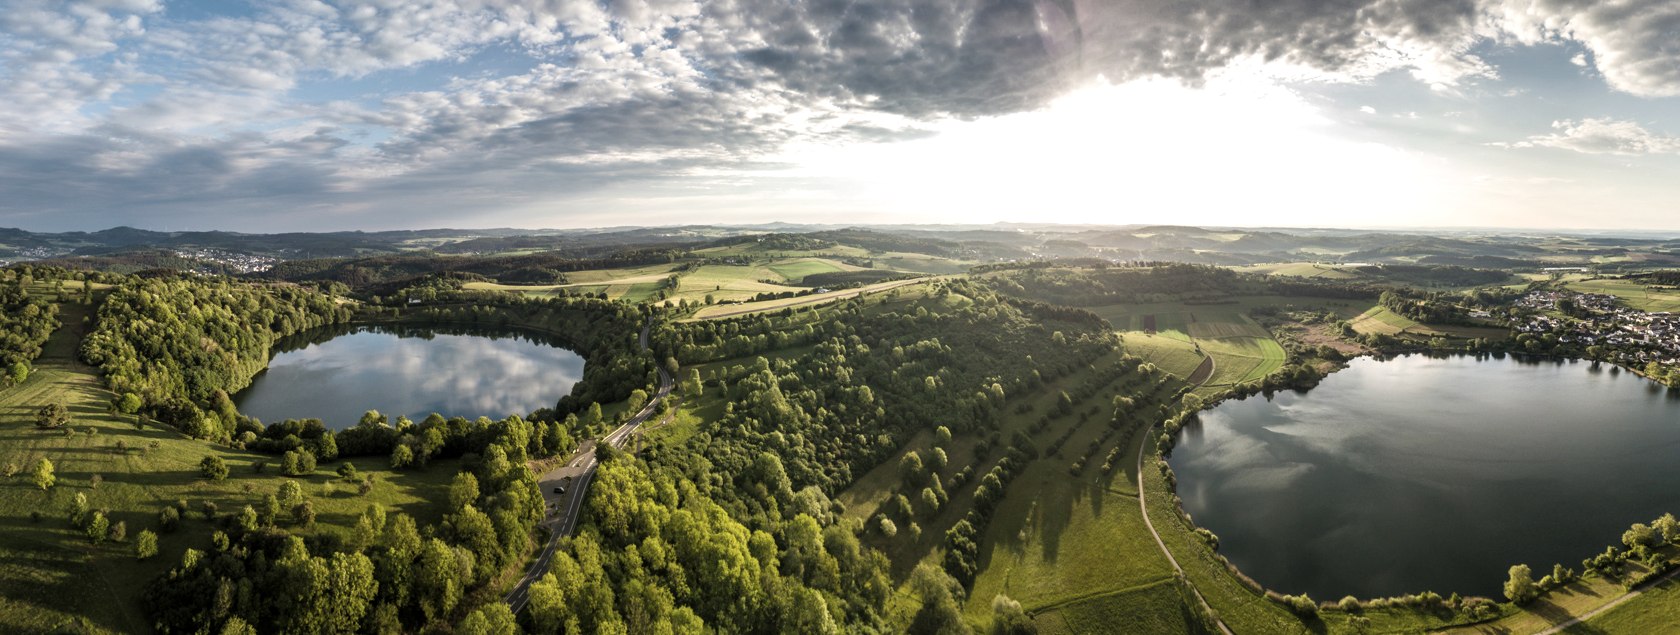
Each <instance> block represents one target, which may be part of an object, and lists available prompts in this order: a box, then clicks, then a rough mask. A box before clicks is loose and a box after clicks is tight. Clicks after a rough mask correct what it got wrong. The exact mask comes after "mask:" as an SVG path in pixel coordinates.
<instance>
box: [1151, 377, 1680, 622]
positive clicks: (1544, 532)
mask: <svg viewBox="0 0 1680 635" xmlns="http://www.w3.org/2000/svg"><path fill="white" fill-rule="evenodd" d="M1171 465H1172V467H1173V470H1174V471H1175V472H1176V474H1177V476H1178V491H1179V494H1180V496H1181V497H1182V498H1183V499H1184V508H1185V510H1186V511H1188V512H1189V513H1190V514H1191V516H1192V517H1194V518H1195V519H1196V522H1197V524H1198V525H1201V526H1203V527H1206V528H1208V529H1209V530H1211V531H1213V532H1214V533H1216V534H1218V535H1219V537H1220V551H1221V552H1222V553H1224V554H1225V555H1226V557H1228V558H1230V560H1231V561H1232V562H1233V563H1235V564H1236V565H1237V566H1238V567H1240V568H1241V569H1242V570H1243V572H1244V573H1247V574H1248V575H1250V576H1252V577H1253V578H1254V579H1256V580H1258V581H1259V582H1260V583H1261V584H1263V585H1265V586H1266V587H1267V588H1271V589H1275V590H1277V591H1279V592H1282V593H1291V594H1293V593H1301V592H1307V593H1310V594H1311V595H1312V596H1313V598H1314V599H1318V600H1332V601H1333V600H1336V599H1339V598H1341V597H1342V596H1345V595H1354V596H1357V597H1361V598H1371V597H1383V596H1389V595H1398V594H1402V593H1415V592H1419V591H1424V590H1434V591H1437V592H1439V593H1441V594H1442V595H1447V594H1449V593H1452V592H1458V593H1461V594H1464V595H1484V596H1488V597H1493V598H1499V597H1500V585H1501V583H1502V582H1503V581H1504V579H1505V572H1506V569H1508V568H1509V567H1510V566H1511V565H1513V564H1517V563H1527V564H1528V565H1530V567H1532V568H1533V569H1534V572H1535V577H1536V578H1538V577H1539V576H1540V575H1542V574H1543V573H1547V572H1549V571H1550V570H1551V567H1552V564H1553V563H1563V564H1564V566H1567V567H1571V568H1574V569H1576V570H1577V571H1579V570H1580V563H1581V560H1582V559H1583V558H1586V557H1589V556H1592V555H1593V554H1595V553H1598V552H1601V551H1603V550H1604V548H1605V547H1606V546H1609V545H1610V544H1612V543H1617V542H1618V541H1619V540H1620V538H1621V535H1622V532H1623V531H1624V530H1626V529H1627V527H1628V525H1630V524H1632V523H1635V522H1649V521H1650V520H1651V519H1653V518H1655V517H1657V516H1659V515H1661V514H1663V513H1665V512H1675V513H1677V514H1680V487H1676V485H1677V484H1680V399H1675V398H1673V396H1672V395H1671V392H1670V391H1668V390H1666V389H1664V388H1662V387H1660V386H1658V385H1657V384H1655V383H1652V382H1649V381H1646V380H1645V379H1642V378H1640V377H1638V376H1636V375H1633V374H1632V373H1627V372H1620V371H1617V370H1614V369H1612V367H1610V366H1608V365H1605V366H1595V365H1594V364H1592V363H1590V362H1563V361H1544V362H1535V361H1532V360H1518V359H1514V358H1491V357H1486V358H1477V357H1469V356H1457V357H1448V358H1438V357H1428V356H1422V355H1415V356H1405V357H1400V358H1396V359H1391V360H1387V361H1380V360H1375V359H1369V358H1362V359H1358V360H1355V361H1353V362H1352V363H1351V365H1350V366H1349V367H1348V368H1347V369H1345V370H1342V371H1339V372H1337V373H1335V374H1333V375H1331V376H1330V377H1328V378H1326V379H1325V380H1324V381H1323V383H1322V384H1320V385H1319V386H1318V387H1317V388H1314V389H1312V390H1311V391H1310V392H1306V393H1304V394H1303V393H1296V392H1286V393H1280V394H1277V395H1275V396H1273V397H1272V398H1271V399H1267V398H1265V397H1262V396H1255V397H1250V398H1248V399H1243V400H1238V401H1229V402H1226V403H1224V404H1221V405H1219V406H1218V407H1215V408H1213V409H1211V410H1208V411H1205V412H1203V413H1202V414H1201V416H1200V420H1199V422H1196V423H1192V424H1190V425H1189V426H1187V427H1186V428H1185V431H1184V436H1183V438H1182V439H1181V440H1180V443H1179V444H1178V447H1177V449H1175V450H1174V451H1173V457H1172V459H1171ZM1500 599H1502V598H1500Z"/></svg>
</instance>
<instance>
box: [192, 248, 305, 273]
mask: <svg viewBox="0 0 1680 635" xmlns="http://www.w3.org/2000/svg"><path fill="white" fill-rule="evenodd" d="M175 255H177V256H180V257H182V258H196V259H198V260H204V261H209V262H213V263H216V264H218V265H222V266H224V267H226V268H227V271H228V273H258V272H262V271H268V270H269V269H272V268H274V265H275V263H278V262H280V259H279V258H275V257H273V256H258V255H256V254H247V253H240V252H237V251H227V250H225V249H210V248H204V247H194V248H188V249H176V250H175Z"/></svg>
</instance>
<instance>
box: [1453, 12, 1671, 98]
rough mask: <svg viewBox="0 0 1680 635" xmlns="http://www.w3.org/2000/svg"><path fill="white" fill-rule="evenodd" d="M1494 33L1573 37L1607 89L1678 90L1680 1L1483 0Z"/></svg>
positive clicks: (1527, 38) (1537, 38) (1658, 93)
mask: <svg viewBox="0 0 1680 635" xmlns="http://www.w3.org/2000/svg"><path fill="white" fill-rule="evenodd" d="M1487 1H1488V3H1489V4H1488V7H1487V9H1486V11H1487V13H1488V15H1489V24H1490V25H1492V26H1494V27H1495V28H1496V29H1497V32H1496V33H1495V35H1498V36H1509V37H1513V38H1515V39H1517V40H1518V41H1521V42H1524V43H1531V44H1532V43H1536V42H1559V41H1574V42H1578V43H1580V44H1581V45H1582V46H1584V47H1586V48H1587V49H1588V51H1590V52H1591V57H1590V60H1589V59H1588V58H1587V57H1585V56H1578V57H1580V59H1579V60H1578V61H1576V64H1578V65H1583V66H1584V65H1585V63H1586V62H1588V61H1591V62H1592V63H1593V64H1594V65H1595V66H1596V67H1597V68H1598V71H1599V73H1601V74H1602V75H1603V76H1604V81H1605V82H1606V83H1608V84H1609V85H1610V87H1611V88H1614V89H1616V90H1620V91H1622V92H1626V93H1629V94H1633V95H1639V96H1642V97H1672V96H1676V95H1680V46H1676V42H1677V41H1680V36H1677V35H1676V34H1677V33H1680V2H1675V1H1674V0H1615V1H1612V2H1585V1H1582V0H1487Z"/></svg>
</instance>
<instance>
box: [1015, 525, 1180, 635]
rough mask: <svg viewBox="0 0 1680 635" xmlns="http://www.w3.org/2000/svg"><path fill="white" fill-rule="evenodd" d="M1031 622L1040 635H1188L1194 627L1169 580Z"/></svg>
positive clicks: (1052, 611) (1097, 598) (1082, 602)
mask: <svg viewBox="0 0 1680 635" xmlns="http://www.w3.org/2000/svg"><path fill="white" fill-rule="evenodd" d="M1152 546H1153V545H1152ZM1157 553H1159V551H1158V550H1157ZM1033 623H1034V624H1035V625H1036V626H1038V632H1039V633H1041V634H1042V635H1058V634H1060V633H1105V632H1115V631H1117V630H1124V631H1126V632H1131V633H1189V632H1193V631H1192V629H1193V628H1194V622H1192V621H1191V618H1190V616H1189V614H1188V610H1187V609H1186V608H1185V603H1184V598H1183V596H1182V595H1180V594H1179V592H1178V590H1177V589H1176V588H1175V585H1174V584H1173V582H1172V579H1171V578H1166V579H1162V580H1159V581H1156V582H1152V583H1149V584H1146V585H1143V586H1140V587H1136V588H1131V589H1126V590H1123V591H1119V592H1114V593H1107V594H1102V595H1097V596H1093V597H1090V598H1086V599H1083V600H1080V601H1078V602H1072V603H1069V604H1066V605H1063V606H1057V607H1053V608H1049V609H1045V610H1042V611H1040V612H1037V613H1034V614H1033Z"/></svg>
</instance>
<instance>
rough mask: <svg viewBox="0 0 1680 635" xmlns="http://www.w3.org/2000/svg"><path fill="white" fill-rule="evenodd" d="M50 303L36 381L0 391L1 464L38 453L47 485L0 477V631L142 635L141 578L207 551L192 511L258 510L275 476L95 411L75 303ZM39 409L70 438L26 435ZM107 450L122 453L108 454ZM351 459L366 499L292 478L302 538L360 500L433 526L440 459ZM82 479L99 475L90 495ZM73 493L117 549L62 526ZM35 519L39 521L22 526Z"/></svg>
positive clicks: (325, 475) (99, 404)
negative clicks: (219, 470) (203, 472)
mask: <svg viewBox="0 0 1680 635" xmlns="http://www.w3.org/2000/svg"><path fill="white" fill-rule="evenodd" d="M62 307H63V308H62V310H63V314H62V316H63V319H64V323H65V325H66V326H65V327H63V328H61V329H59V331H58V332H57V333H55V334H54V335H53V338H52V339H51V340H50V341H49V342H48V345H47V351H46V352H45V353H44V354H43V355H42V358H41V359H40V360H38V361H37V364H36V366H37V372H36V373H35V374H34V375H33V376H31V377H30V378H29V379H28V380H27V381H25V382H24V383H22V384H20V385H18V386H16V387H13V388H11V389H8V390H6V391H4V392H0V463H4V462H15V463H17V464H19V465H22V466H27V465H30V464H32V463H33V462H34V461H35V460H36V459H37V458H40V457H46V458H47V459H49V460H50V461H52V462H53V464H54V466H55V467H56V472H57V476H58V483H57V485H56V486H54V487H53V488H52V489H50V490H48V491H46V492H42V491H40V490H39V489H36V488H35V487H34V485H33V484H32V483H30V482H29V478H28V476H27V472H23V473H19V474H17V475H15V476H12V477H9V478H4V479H0V632H7V633H31V632H48V631H52V630H54V629H56V628H58V627H60V626H62V625H64V624H67V623H68V622H69V621H70V620H72V619H73V618H74V616H86V617H87V619H89V620H90V621H91V626H92V627H93V628H94V630H95V631H100V632H107V631H109V632H146V631H148V630H149V628H148V624H147V622H146V620H145V617H144V614H143V612H142V607H141V606H140V600H139V598H140V593H141V591H142V589H143V588H144V586H145V584H146V582H147V581H149V580H151V579H152V578H153V577H154V576H156V575H158V574H159V573H161V572H163V571H165V570H167V569H168V568H169V567H170V566H173V565H174V564H175V563H176V562H177V561H179V560H180V557H181V553H182V551H184V550H185V549H187V548H188V547H191V548H195V549H199V550H205V551H207V550H210V549H211V545H210V533H211V530H212V526H211V524H210V523H208V522H206V521H204V520H203V519H202V516H201V515H200V514H199V513H198V511H197V510H198V509H199V506H200V504H202V503H204V502H213V503H215V504H216V505H217V506H218V508H219V512H220V513H222V514H226V513H230V512H237V511H238V510H239V509H240V508H241V507H243V506H244V505H247V504H260V503H261V501H262V497H263V495H264V494H268V493H271V492H273V491H275V489H276V488H278V487H279V484H280V483H281V482H282V481H284V480H286V479H285V478H284V477H280V476H278V475H277V470H275V469H274V468H273V467H270V468H269V469H268V470H266V471H265V473H263V474H257V473H255V471H254V470H253V469H252V467H251V464H252V463H253V462H255V461H266V462H267V463H269V464H271V465H275V464H277V463H278V461H277V460H276V459H275V457H272V456H266V455H259V454H256V453H251V452H243V451H237V450H232V449H229V448H223V447H218V446H215V445H211V444H208V443H205V442H202V441H197V440H193V439H188V438H184V437H182V436H180V435H179V434H176V433H175V432H173V431H170V430H164V429H159V428H155V427H154V428H147V429H145V430H139V429H136V428H135V427H134V425H132V422H131V420H130V419H128V418H127V417H121V418H119V417H117V416H112V415H108V414H106V412H105V404H106V403H107V402H108V400H109V399H110V395H109V393H108V392H106V391H105V390H104V389H103V388H102V387H101V385H100V383H99V379H98V377H97V376H96V375H95V374H94V372H93V369H91V368H89V367H87V366H85V365H82V364H81V363H80V362H78V361H76V359H75V351H76V348H77V346H78V344H79V342H80V337H81V330H82V328H83V326H82V322H81V318H82V316H83V315H85V314H86V313H87V307H85V306H82V305H76V304H66V305H62ZM52 401H60V402H63V403H65V404H66V405H67V406H69V408H70V410H71V412H72V414H73V417H74V418H73V422H72V424H71V426H70V428H71V429H72V430H73V431H74V434H71V435H66V434H65V433H64V432H63V431H62V430H52V431H48V430H39V429H37V428H36V427H35V425H34V423H33V412H34V411H35V410H36V409H37V408H39V407H40V406H41V405H44V404H46V403H48V402H52ZM89 430H92V431H93V432H94V434H88V431H89ZM118 442H122V443H123V444H125V445H126V446H127V447H128V449H127V450H126V451H124V450H119V449H117V444H118ZM206 455H215V456H220V457H222V458H223V459H224V460H225V461H226V462H227V463H228V467H229V468H230V475H229V477H228V479H227V480H226V481H223V482H219V483H212V482H209V481H206V480H204V479H202V478H200V476H199V473H198V463H199V461H200V460H202V459H203V458H204V457H205V456H206ZM353 462H355V463H356V465H357V467H358V468H360V469H362V470H363V471H364V472H374V473H375V474H376V477H377V479H376V485H375V487H374V490H373V491H372V492H371V493H370V494H369V495H367V496H365V497H364V496H360V495H357V494H356V492H355V490H354V489H353V488H352V487H350V486H330V487H332V489H333V492H332V493H330V494H329V493H327V491H326V490H327V488H328V487H329V483H331V482H332V481H333V475H332V470H333V469H334V468H335V467H336V463H334V464H326V463H323V464H322V465H321V466H320V470H319V472H318V473H317V474H316V475H315V476H312V477H309V478H304V479H299V480H301V481H302V482H303V483H304V488H303V490H304V493H305V494H306V495H307V496H308V497H309V498H310V500H311V501H313V502H314V504H315V506H316V509H317V512H318V518H317V521H316V523H317V524H316V528H315V529H314V530H313V531H315V532H335V533H340V534H343V535H348V533H349V530H348V528H349V527H350V526H351V524H353V522H354V519H355V517H356V515H358V514H360V513H361V511H362V510H363V509H365V508H366V507H367V505H368V504H369V503H373V502H378V503H380V504H383V505H384V506H385V507H386V508H387V509H388V510H389V511H391V512H392V513H395V512H405V513H408V514H410V515H413V516H415V518H416V520H417V521H418V522H420V523H421V524H422V525H424V524H426V523H430V522H435V521H436V520H437V519H438V518H439V517H440V516H441V513H442V509H441V504H440V503H439V502H438V501H441V500H442V499H443V498H444V493H445V492H446V491H447V485H448V479H449V478H450V477H452V476H453V475H454V472H455V469H456V466H455V464H454V462H453V461H447V462H442V463H436V464H433V465H432V466H431V467H430V468H428V469H427V470H424V471H415V472H391V471H389V470H386V469H384V468H383V466H384V463H385V461H383V460H381V459H377V458H367V459H358V460H355V461H353ZM94 475H99V476H100V477H101V478H102V482H101V483H100V484H99V485H98V486H97V487H95V486H94V485H93V477H94ZM78 493H81V494H85V495H86V496H87V498H88V501H89V503H90V505H91V506H92V507H93V508H94V509H107V510H109V515H108V517H109V518H110V519H111V521H112V523H113V524H115V523H116V522H119V521H120V522H122V523H124V524H125V525H126V527H127V532H128V538H127V541H126V542H124V543H120V544H114V543H111V542H106V543H103V544H100V545H94V544H91V543H90V541H89V540H88V538H87V537H86V536H85V535H83V534H82V533H81V532H80V531H77V530H75V529H74V528H73V527H71V525H70V523H69V522H68V520H67V517H66V510H67V509H68V507H67V506H68V505H69V503H70V501H71V500H72V499H73V498H74V496H75V495H76V494H78ZM177 500H186V501H187V502H188V503H189V505H190V507H191V509H192V510H193V512H192V513H189V514H186V515H184V516H183V519H182V522H181V526H180V529H179V531H176V532H174V533H162V532H161V531H160V532H159V541H158V543H159V544H158V546H159V552H158V555H157V556H156V557H154V558H152V559H150V560H147V561H136V560H135V559H134V557H133V555H132V553H133V552H132V549H133V541H134V539H135V536H137V535H139V533H140V531H141V530H145V529H150V530H153V531H159V529H160V528H159V526H158V512H159V511H160V510H161V509H162V508H163V507H164V506H166V505H169V504H171V503H174V502H175V501H177ZM35 512H39V513H40V519H39V520H36V519H34V518H33V517H32V514H33V513H35ZM306 533H307V532H306Z"/></svg>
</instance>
